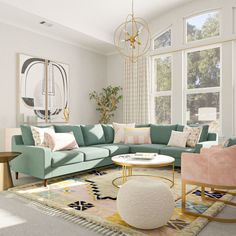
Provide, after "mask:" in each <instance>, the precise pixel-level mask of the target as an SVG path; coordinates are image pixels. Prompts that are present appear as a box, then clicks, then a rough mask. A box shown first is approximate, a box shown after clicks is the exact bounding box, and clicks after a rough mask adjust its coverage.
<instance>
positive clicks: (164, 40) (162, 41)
mask: <svg viewBox="0 0 236 236" xmlns="http://www.w3.org/2000/svg"><path fill="white" fill-rule="evenodd" d="M169 46H171V29H169V30H167V31H166V32H165V33H163V34H161V35H160V36H158V37H157V38H156V39H154V49H158V48H164V47H169Z"/></svg>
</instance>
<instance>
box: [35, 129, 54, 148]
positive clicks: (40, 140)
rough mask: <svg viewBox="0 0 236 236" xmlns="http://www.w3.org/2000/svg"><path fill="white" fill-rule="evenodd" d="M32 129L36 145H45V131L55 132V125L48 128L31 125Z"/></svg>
mask: <svg viewBox="0 0 236 236" xmlns="http://www.w3.org/2000/svg"><path fill="white" fill-rule="evenodd" d="M31 131H32V136H33V139H34V145H35V146H45V143H44V133H45V132H50V133H55V131H54V127H53V126H49V127H46V128H39V127H35V126H31Z"/></svg>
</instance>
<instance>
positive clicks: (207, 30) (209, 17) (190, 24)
mask: <svg viewBox="0 0 236 236" xmlns="http://www.w3.org/2000/svg"><path fill="white" fill-rule="evenodd" d="M186 24H187V42H191V41H195V40H199V39H206V38H210V37H214V36H218V35H220V22H219V12H218V11H214V12H208V13H204V14H201V15H198V16H194V17H191V18H189V19H187V20H186Z"/></svg>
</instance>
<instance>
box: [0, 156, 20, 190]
mask: <svg viewBox="0 0 236 236" xmlns="http://www.w3.org/2000/svg"><path fill="white" fill-rule="evenodd" d="M20 154H21V153H20V152H0V191H4V190H7V189H9V188H11V187H13V182H12V177H11V170H10V165H9V161H11V160H12V159H14V158H15V157H17V156H19V155H20Z"/></svg>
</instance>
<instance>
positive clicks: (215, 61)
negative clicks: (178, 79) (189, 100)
mask: <svg viewBox="0 0 236 236" xmlns="http://www.w3.org/2000/svg"><path fill="white" fill-rule="evenodd" d="M187 80H188V81H187V83H188V89H192V88H206V87H218V86H220V48H219V47H217V48H212V49H207V50H202V51H196V52H189V53H188V54H187Z"/></svg>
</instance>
